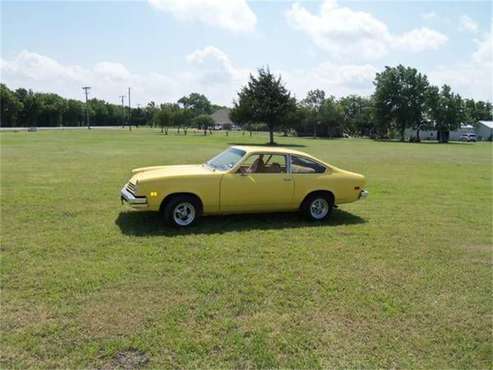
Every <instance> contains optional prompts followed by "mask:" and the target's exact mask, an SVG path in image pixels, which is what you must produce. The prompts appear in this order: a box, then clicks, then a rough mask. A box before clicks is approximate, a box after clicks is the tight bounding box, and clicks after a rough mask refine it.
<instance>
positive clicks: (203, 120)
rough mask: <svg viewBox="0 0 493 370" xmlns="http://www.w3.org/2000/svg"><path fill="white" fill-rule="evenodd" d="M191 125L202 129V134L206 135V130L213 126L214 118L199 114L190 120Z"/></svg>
mask: <svg viewBox="0 0 493 370" xmlns="http://www.w3.org/2000/svg"><path fill="white" fill-rule="evenodd" d="M192 125H193V126H194V127H197V128H198V129H202V130H204V135H207V130H208V129H210V128H211V127H213V126H214V119H213V118H212V117H211V116H209V115H208V114H201V115H200V116H197V117H195V118H194V119H193V120H192Z"/></svg>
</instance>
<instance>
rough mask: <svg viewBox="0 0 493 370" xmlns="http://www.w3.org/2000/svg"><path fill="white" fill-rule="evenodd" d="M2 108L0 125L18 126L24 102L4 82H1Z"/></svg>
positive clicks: (0, 103)
mask: <svg viewBox="0 0 493 370" xmlns="http://www.w3.org/2000/svg"><path fill="white" fill-rule="evenodd" d="M0 109H1V110H0V126H11V127H15V126H17V123H18V118H19V115H20V113H21V111H22V109H23V104H22V103H21V101H20V100H19V99H18V98H17V96H16V95H15V94H14V92H13V91H12V90H10V89H9V88H8V87H7V86H6V85H4V84H0Z"/></svg>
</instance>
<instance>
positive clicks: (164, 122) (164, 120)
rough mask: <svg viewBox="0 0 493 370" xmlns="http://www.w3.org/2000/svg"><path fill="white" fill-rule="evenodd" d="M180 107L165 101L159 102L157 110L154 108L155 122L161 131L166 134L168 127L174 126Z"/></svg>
mask: <svg viewBox="0 0 493 370" xmlns="http://www.w3.org/2000/svg"><path fill="white" fill-rule="evenodd" d="M179 110H180V108H179V107H178V105H176V104H172V103H165V104H161V107H160V109H159V110H156V112H155V113H154V114H155V122H156V124H157V125H158V126H159V127H161V133H163V132H164V134H165V135H168V128H169V127H171V126H176V117H177V114H178V111H179Z"/></svg>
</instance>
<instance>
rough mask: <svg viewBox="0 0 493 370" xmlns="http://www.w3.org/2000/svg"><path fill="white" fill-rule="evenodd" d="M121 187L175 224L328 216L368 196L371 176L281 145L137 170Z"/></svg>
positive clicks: (139, 205)
mask: <svg viewBox="0 0 493 370" xmlns="http://www.w3.org/2000/svg"><path fill="white" fill-rule="evenodd" d="M132 173H133V176H132V178H131V179H130V180H129V182H128V183H127V184H126V185H125V186H124V187H123V189H122V190H121V199H122V201H125V202H126V203H127V204H128V205H130V206H131V207H132V208H135V209H145V210H154V211H161V212H162V213H163V215H164V218H165V220H166V221H167V222H168V223H169V224H172V225H175V226H178V227H185V226H190V225H192V224H193V223H194V222H195V221H196V220H197V219H198V217H199V216H201V215H213V214H233V213H256V212H284V211H297V210H301V211H302V212H303V213H304V214H305V215H306V216H307V217H308V218H309V219H311V220H324V219H326V218H328V217H329V215H330V212H331V210H332V208H333V207H334V206H336V205H338V204H342V203H349V202H354V201H356V200H358V199H360V198H365V197H367V196H368V192H367V191H366V190H364V187H365V186H366V181H365V177H364V176H363V175H359V174H357V173H353V172H349V171H345V170H341V169H339V168H337V167H334V166H332V165H330V164H327V163H324V162H322V161H321V160H319V159H317V158H315V157H312V156H311V155H309V154H306V153H303V152H299V151H296V150H290V149H287V148H279V147H259V146H232V147H230V148H228V149H227V150H225V151H224V152H222V153H220V154H218V155H217V156H215V157H214V158H212V159H211V160H209V161H207V162H205V163H203V164H197V165H178V166H176V165H175V166H155V167H143V168H137V169H134V170H133V171H132Z"/></svg>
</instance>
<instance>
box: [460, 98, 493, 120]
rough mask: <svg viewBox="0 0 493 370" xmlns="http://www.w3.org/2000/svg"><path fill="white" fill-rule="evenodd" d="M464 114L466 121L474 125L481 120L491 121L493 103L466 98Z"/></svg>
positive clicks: (492, 117)
mask: <svg viewBox="0 0 493 370" xmlns="http://www.w3.org/2000/svg"><path fill="white" fill-rule="evenodd" d="M464 116H465V117H464V119H465V121H466V122H468V123H472V124H473V125H476V124H477V123H478V122H479V121H491V120H492V119H493V111H492V105H491V103H490V102H484V101H477V102H476V101H474V99H465V100H464Z"/></svg>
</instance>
